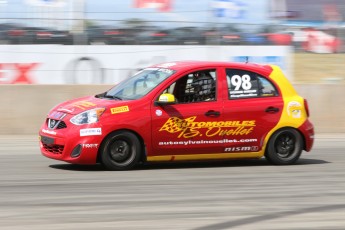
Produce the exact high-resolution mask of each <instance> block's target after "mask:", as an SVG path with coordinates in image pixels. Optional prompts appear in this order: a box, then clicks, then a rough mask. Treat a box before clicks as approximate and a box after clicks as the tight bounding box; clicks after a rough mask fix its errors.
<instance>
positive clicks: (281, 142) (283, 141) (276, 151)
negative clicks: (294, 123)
mask: <svg viewBox="0 0 345 230" xmlns="http://www.w3.org/2000/svg"><path fill="white" fill-rule="evenodd" d="M302 150H303V139H302V136H301V134H300V133H299V132H298V131H297V130H295V129H292V128H287V129H281V130H278V131H277V132H275V133H274V134H273V135H272V137H271V138H270V140H269V142H268V147H267V150H266V154H265V157H266V159H267V160H268V161H269V162H271V163H272V164H276V165H289V164H293V163H295V162H296V161H297V160H298V159H299V157H300V156H301V153H302Z"/></svg>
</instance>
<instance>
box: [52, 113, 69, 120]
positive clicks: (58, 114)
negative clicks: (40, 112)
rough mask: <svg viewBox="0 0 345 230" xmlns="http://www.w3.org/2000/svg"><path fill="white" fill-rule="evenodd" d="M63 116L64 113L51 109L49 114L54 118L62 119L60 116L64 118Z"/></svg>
mask: <svg viewBox="0 0 345 230" xmlns="http://www.w3.org/2000/svg"><path fill="white" fill-rule="evenodd" d="M65 116H66V113H63V112H58V111H53V112H51V113H50V114H49V117H50V118H53V119H55V120H62V118H64V117H65Z"/></svg>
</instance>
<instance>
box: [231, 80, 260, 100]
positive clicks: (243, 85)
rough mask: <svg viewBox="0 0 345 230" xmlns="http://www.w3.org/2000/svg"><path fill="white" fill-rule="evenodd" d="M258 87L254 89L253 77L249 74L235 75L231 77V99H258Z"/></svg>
mask: <svg viewBox="0 0 345 230" xmlns="http://www.w3.org/2000/svg"><path fill="white" fill-rule="evenodd" d="M256 96H258V89H257V87H253V85H252V81H251V77H250V76H249V75H248V74H244V75H242V76H240V75H233V76H232V77H231V89H230V98H240V97H256Z"/></svg>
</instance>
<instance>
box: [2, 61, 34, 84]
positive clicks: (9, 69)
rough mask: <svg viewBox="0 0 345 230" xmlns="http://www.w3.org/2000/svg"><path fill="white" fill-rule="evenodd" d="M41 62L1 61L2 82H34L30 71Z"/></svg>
mask: <svg viewBox="0 0 345 230" xmlns="http://www.w3.org/2000/svg"><path fill="white" fill-rule="evenodd" d="M38 65H39V63H0V84H33V83H35V81H34V80H33V79H32V77H31V75H30V72H31V71H32V70H33V69H35V68H36V67H37V66H38Z"/></svg>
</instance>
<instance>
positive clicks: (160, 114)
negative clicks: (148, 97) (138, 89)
mask: <svg viewBox="0 0 345 230" xmlns="http://www.w3.org/2000/svg"><path fill="white" fill-rule="evenodd" d="M162 114H163V112H162V110H160V109H157V110H156V115H157V116H158V117H160V116H162Z"/></svg>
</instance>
